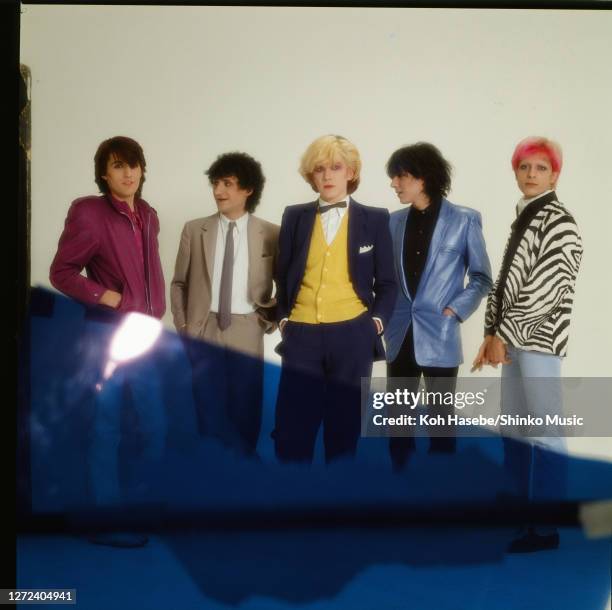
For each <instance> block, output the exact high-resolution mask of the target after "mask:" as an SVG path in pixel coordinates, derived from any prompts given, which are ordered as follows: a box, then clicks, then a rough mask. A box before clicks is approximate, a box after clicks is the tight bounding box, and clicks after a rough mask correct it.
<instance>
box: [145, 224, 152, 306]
mask: <svg viewBox="0 0 612 610" xmlns="http://www.w3.org/2000/svg"><path fill="white" fill-rule="evenodd" d="M150 227H151V214H148V215H147V239H146V248H147V264H146V267H145V297H146V299H147V312H148V313H149V314H150V315H153V305H152V304H151V292H150V287H149V277H150V271H149V270H150V267H149V250H150V248H149V234H150Z"/></svg>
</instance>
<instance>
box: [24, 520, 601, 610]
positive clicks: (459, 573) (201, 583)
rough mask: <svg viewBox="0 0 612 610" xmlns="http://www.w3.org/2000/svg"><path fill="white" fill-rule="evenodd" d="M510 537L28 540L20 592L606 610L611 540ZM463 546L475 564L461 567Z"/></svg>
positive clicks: (236, 603) (410, 533)
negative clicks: (557, 543)
mask: <svg viewBox="0 0 612 610" xmlns="http://www.w3.org/2000/svg"><path fill="white" fill-rule="evenodd" d="M510 534H511V533H510V532H509V531H508V530H501V529H477V530H475V529H470V530H461V529H448V530H440V529H436V530H425V529H405V530H394V529H389V530H376V531H374V530H361V531H355V530H331V531H330V530H313V531H308V532H304V531H301V532H295V531H285V532H235V533H229V532H226V533H211V532H175V533H164V534H157V535H152V536H151V540H150V543H149V545H147V546H146V547H144V548H140V549H129V550H127V549H114V548H109V547H101V546H95V545H92V544H89V543H88V542H87V541H86V540H85V539H84V538H79V537H65V536H23V537H21V538H20V539H19V543H18V586H19V587H20V588H22V587H23V588H26V587H27V588H73V589H76V590H77V606H76V607H77V608H83V609H87V610H95V609H101V610H108V609H109V608H118V609H123V608H126V609H127V608H138V609H142V610H145V609H148V610H154V609H160V610H161V609H164V610H169V609H173V608H176V609H195V608H206V609H210V610H226V609H238V608H239V609H241V610H255V609H257V610H281V609H296V608H299V609H300V610H338V609H350V610H374V609H376V610H386V609H389V610H404V609H406V610H408V609H410V610H426V609H427V610H428V609H436V610H451V609H452V610H480V609H482V610H531V609H533V610H536V609H537V610H548V609H550V610H565V609H567V610H603V609H604V608H606V604H607V603H608V601H609V598H610V574H611V563H610V560H611V550H612V548H611V541H610V539H600V540H587V539H585V538H584V537H583V536H582V534H581V533H580V532H579V531H578V530H576V529H563V530H562V531H561V548H560V549H559V550H558V551H547V552H541V553H536V554H532V555H521V556H517V555H505V554H503V552H502V547H501V544H502V543H504V542H505V541H506V540H507V538H508V536H509V535H510ZM441 541H444V544H443V545H441V544H439V543H440V542H441ZM474 547H476V548H478V549H479V552H478V553H477V554H478V555H479V559H477V558H476V556H475V553H474ZM442 549H445V550H442ZM468 549H471V550H470V551H469V552H467V555H470V554H471V555H472V560H471V561H469V562H467V563H466V562H464V561H463V558H462V557H463V556H464V555H465V552H466V551H467V550H468ZM73 607H74V606H73Z"/></svg>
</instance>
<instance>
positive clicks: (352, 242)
mask: <svg viewBox="0 0 612 610" xmlns="http://www.w3.org/2000/svg"><path fill="white" fill-rule="evenodd" d="M348 215H349V217H348V264H349V276H350V278H351V281H352V282H353V286H355V280H356V278H357V269H358V267H359V247H360V246H364V245H368V244H366V243H365V240H366V234H367V227H366V226H365V212H364V209H363V207H362V206H361V204H360V203H357V201H355V200H354V199H353V198H352V197H351V198H350V203H349V208H348Z"/></svg>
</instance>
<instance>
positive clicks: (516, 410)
mask: <svg viewBox="0 0 612 610" xmlns="http://www.w3.org/2000/svg"><path fill="white" fill-rule="evenodd" d="M508 356H509V358H510V360H511V363H510V364H504V365H503V368H502V388H501V411H502V413H503V414H507V415H520V416H528V415H533V416H536V417H538V416H539V417H542V418H546V415H555V414H562V407H563V392H562V387H561V361H562V358H561V357H560V356H555V355H553V354H544V353H541V352H533V351H527V350H523V349H518V348H515V347H512V346H509V347H508ZM546 434H547V435H546V436H527V437H525V438H524V439H521V440H517V439H515V438H508V437H504V466H505V468H506V470H507V471H508V472H509V473H510V474H511V476H512V477H513V478H514V480H515V481H516V484H517V491H518V495H519V497H521V498H524V499H525V500H528V501H530V502H546V501H552V502H554V501H557V502H559V501H563V500H564V499H565V497H566V494H567V450H566V449H567V445H566V442H565V438H564V437H562V436H559V435H558V433H557V431H555V430H554V429H552V428H550V427H549V428H547V430H546ZM538 530H540V528H538ZM540 533H542V532H540Z"/></svg>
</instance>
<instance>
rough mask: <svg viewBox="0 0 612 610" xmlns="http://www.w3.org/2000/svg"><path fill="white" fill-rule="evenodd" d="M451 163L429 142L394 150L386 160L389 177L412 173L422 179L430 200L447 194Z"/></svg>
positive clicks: (449, 184) (438, 198) (435, 199)
mask: <svg viewBox="0 0 612 610" xmlns="http://www.w3.org/2000/svg"><path fill="white" fill-rule="evenodd" d="M451 170H452V167H451V164H450V163H449V162H448V161H447V160H446V159H445V158H444V157H443V156H442V153H441V152H440V151H439V150H438V149H437V148H436V147H435V146H434V145H433V144H430V143H429V142H417V143H416V144H411V145H410V146H404V147H403V148H399V149H398V150H396V151H395V152H394V153H393V154H392V155H391V157H390V158H389V160H388V161H387V175H388V176H389V178H395V176H402V175H403V174H406V173H409V174H412V175H413V176H414V177H415V178H421V179H422V180H423V190H424V191H425V193H426V194H427V196H428V197H429V198H430V199H431V200H432V201H439V200H440V199H442V197H444V196H445V195H447V194H448V191H449V190H450V186H451Z"/></svg>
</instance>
